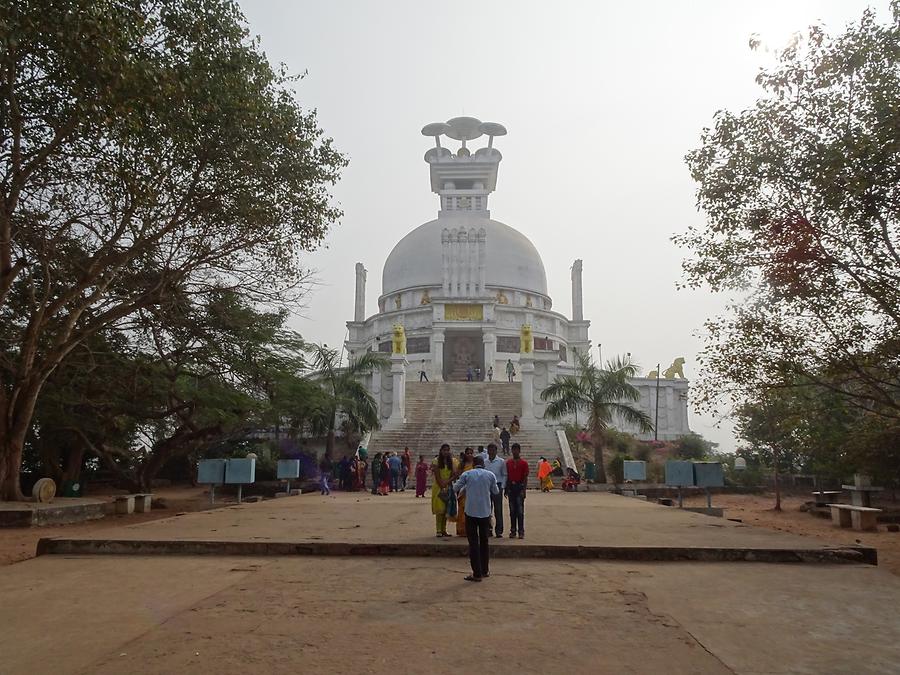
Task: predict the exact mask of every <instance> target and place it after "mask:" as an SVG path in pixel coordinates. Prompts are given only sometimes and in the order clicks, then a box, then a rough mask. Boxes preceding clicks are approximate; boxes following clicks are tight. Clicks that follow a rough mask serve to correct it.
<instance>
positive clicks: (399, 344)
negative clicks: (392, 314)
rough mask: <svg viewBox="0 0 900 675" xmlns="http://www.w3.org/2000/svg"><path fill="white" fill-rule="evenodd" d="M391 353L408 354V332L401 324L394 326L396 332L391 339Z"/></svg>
mask: <svg viewBox="0 0 900 675" xmlns="http://www.w3.org/2000/svg"><path fill="white" fill-rule="evenodd" d="M391 353H392V354H405V353H406V330H405V329H404V328H403V326H402V325H401V324H399V323H395V324H394V332H393V335H392V337H391Z"/></svg>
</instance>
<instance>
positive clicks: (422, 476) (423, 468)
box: [416, 455, 428, 497]
mask: <svg viewBox="0 0 900 675" xmlns="http://www.w3.org/2000/svg"><path fill="white" fill-rule="evenodd" d="M426 483H428V464H426V463H425V455H419V463H418V464H416V497H424V496H425V487H426Z"/></svg>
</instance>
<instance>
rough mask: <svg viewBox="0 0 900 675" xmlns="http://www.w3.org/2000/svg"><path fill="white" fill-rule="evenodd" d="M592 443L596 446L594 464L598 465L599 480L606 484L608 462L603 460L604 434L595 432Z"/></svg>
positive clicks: (592, 435)
mask: <svg viewBox="0 0 900 675" xmlns="http://www.w3.org/2000/svg"><path fill="white" fill-rule="evenodd" d="M591 442H592V443H593V445H594V462H595V463H596V464H597V480H598V482H600V483H605V482H606V462H605V461H604V460H603V434H601V433H599V432H596V431H595V432H594V433H593V434H591Z"/></svg>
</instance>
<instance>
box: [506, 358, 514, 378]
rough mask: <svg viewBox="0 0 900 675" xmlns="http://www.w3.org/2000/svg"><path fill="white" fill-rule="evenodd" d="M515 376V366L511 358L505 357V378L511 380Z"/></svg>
mask: <svg viewBox="0 0 900 675" xmlns="http://www.w3.org/2000/svg"><path fill="white" fill-rule="evenodd" d="M515 376H516V367H515V366H514V365H513V363H512V359H506V378H507V379H508V380H509V381H510V382H512V381H513V378H514V377H515Z"/></svg>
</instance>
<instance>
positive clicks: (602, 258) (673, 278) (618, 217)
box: [241, 0, 888, 450]
mask: <svg viewBox="0 0 900 675" xmlns="http://www.w3.org/2000/svg"><path fill="white" fill-rule="evenodd" d="M887 5H888V2H887V1H882V2H858V1H855V0H833V1H819V2H813V1H810V0H789V1H788V0H780V1H776V0H742V1H737V0H728V1H727V2H723V1H722V0H693V1H691V2H671V1H663V0H656V1H649V0H645V1H643V2H639V1H632V2H624V1H622V2H616V3H611V2H588V1H584V2H567V1H557V2H552V3H547V2H536V1H522V0H508V1H504V2H497V1H493V0H488V1H484V0H482V1H480V2H471V1H468V0H456V1H455V2H444V3H437V2H431V1H425V0H413V1H402V2H401V1H393V0H382V1H380V2H375V1H374V0H371V1H368V2H362V1H356V2H350V1H340V0H333V1H331V2H321V1H320V2H299V1H297V0H241V7H242V8H243V10H244V13H245V15H246V16H247V19H248V21H249V24H250V30H251V32H252V33H253V34H256V35H259V36H260V38H261V40H262V46H263V48H264V49H265V51H266V53H267V54H268V56H269V58H270V60H272V61H273V62H283V63H285V64H286V65H287V67H288V68H289V70H290V71H291V72H294V73H302V72H304V71H306V72H307V76H306V78H305V79H304V80H303V81H302V82H301V83H300V84H299V85H298V87H297V95H298V99H299V101H300V102H301V103H302V104H303V105H304V106H305V107H307V108H315V109H317V111H318V118H319V121H320V123H321V125H322V128H323V129H324V130H325V132H326V133H327V134H328V135H330V136H331V137H333V138H334V140H335V144H336V146H337V147H338V148H339V149H340V150H341V151H343V152H344V153H345V154H346V155H348V157H349V159H350V166H349V167H348V168H347V169H346V171H345V172H344V176H343V179H342V181H341V182H340V184H339V185H338V186H337V187H336V189H335V190H334V196H335V199H336V201H337V202H339V204H340V205H341V207H342V208H343V210H344V214H345V215H344V218H343V220H342V222H341V223H340V224H339V225H338V226H337V227H335V228H334V230H333V231H332V233H331V234H330V235H329V237H328V240H327V249H325V250H321V251H319V252H317V253H315V254H313V255H311V256H310V257H309V260H308V263H309V265H310V266H312V267H314V268H315V269H317V270H318V279H319V281H320V284H321V285H320V286H319V287H318V289H317V290H316V291H315V293H314V294H313V295H312V296H311V297H310V298H309V304H308V306H307V307H306V309H305V310H304V318H300V319H297V320H296V321H295V322H294V326H295V327H296V328H297V329H298V330H299V331H300V332H301V333H302V334H303V336H304V337H305V338H307V339H309V340H313V341H316V342H327V343H328V344H330V345H339V344H341V343H342V341H343V339H344V336H345V332H346V328H345V322H346V321H347V320H349V319H352V318H353V293H354V290H353V288H354V263H356V262H357V261H359V262H362V263H363V264H364V265H365V266H366V268H367V269H368V270H369V284H368V289H367V290H368V293H367V296H368V306H367V314H372V313H374V312H375V311H376V309H377V306H376V299H377V297H378V295H379V294H380V293H381V268H382V264H383V263H384V260H385V258H386V257H387V255H388V253H389V252H390V250H391V248H392V247H393V246H394V244H395V243H396V242H397V241H399V240H400V238H401V237H403V236H404V235H405V234H406V233H407V232H409V231H410V230H412V229H413V228H415V227H417V226H418V225H420V224H422V223H424V222H426V221H428V220H431V219H432V218H434V217H435V214H436V212H437V209H438V198H437V195H434V194H432V193H431V191H430V187H429V180H428V167H427V165H426V164H425V162H424V161H423V159H422V158H423V155H424V153H425V151H426V150H427V149H428V148H429V147H431V145H432V141H431V140H430V139H427V138H425V137H423V136H422V135H421V134H420V129H421V128H422V126H424V125H425V124H426V123H428V122H438V121H445V120H447V119H449V118H451V117H455V116H458V115H462V114H465V115H471V116H473V117H478V118H479V119H482V120H486V121H496V122H500V123H502V124H504V125H505V126H506V127H507V129H508V130H509V135H508V136H506V137H504V138H500V139H497V141H496V142H495V147H497V148H498V149H499V150H500V151H501V152H502V153H503V162H502V163H501V164H500V173H499V178H498V182H497V191H496V192H495V193H494V194H493V195H492V196H491V202H490V209H491V216H492V217H493V218H495V219H497V220H500V221H502V222H505V223H507V224H508V225H511V226H512V227H515V228H516V229H518V230H520V231H521V232H522V233H524V234H525V235H526V236H528V237H529V238H530V239H531V241H532V242H534V244H535V246H536V247H537V249H538V250H539V251H540V252H541V255H542V257H543V260H544V266H545V267H546V270H547V276H548V282H549V285H550V295H551V297H552V298H553V300H554V309H556V310H558V311H560V312H562V313H563V314H566V315H567V316H570V315H571V292H570V284H569V267H570V265H571V264H572V261H573V260H574V259H575V258H582V259H583V260H584V285H585V288H584V295H585V298H584V302H585V318H588V319H590V320H591V321H592V331H591V338H592V340H593V342H594V344H595V345H596V344H597V343H601V344H602V346H603V355H604V358H605V357H606V356H609V355H612V354H614V353H624V352H631V353H632V355H633V357H634V358H635V359H636V360H637V362H638V363H639V364H640V365H641V366H643V368H644V370H645V371H646V370H649V369H651V368H655V367H656V364H657V362H662V365H663V367H664V368H665V367H666V366H667V365H668V364H669V363H671V361H672V360H673V359H674V358H675V357H677V356H685V357H686V358H687V365H686V366H685V374H686V375H687V376H688V377H689V378H690V377H692V376H694V375H696V361H695V358H694V357H695V354H696V352H697V351H698V349H699V346H700V344H701V335H700V331H701V329H702V325H703V321H704V319H706V318H707V317H708V316H711V315H714V314H716V313H718V312H720V311H721V309H722V308H723V307H724V305H725V303H726V299H725V298H722V297H719V296H713V295H711V294H709V293H705V292H688V291H679V290H677V289H676V282H677V281H678V280H679V278H680V273H681V270H680V261H681V258H682V255H683V253H682V252H681V251H680V250H678V249H676V248H675V247H674V246H673V245H672V243H671V242H670V240H669V238H670V237H671V235H672V234H674V233H676V232H682V231H684V230H685V229H686V228H687V227H688V226H689V225H691V224H700V223H701V222H702V218H703V216H702V215H701V214H699V213H698V212H697V210H696V208H695V206H694V184H693V182H692V181H691V178H690V176H689V174H688V171H687V169H686V167H685V164H684V161H683V157H684V155H685V153H687V152H688V151H689V150H690V149H692V148H694V147H695V146H696V145H697V143H698V139H699V134H700V130H701V129H702V128H703V127H704V126H707V125H709V124H710V123H711V121H712V116H713V114H714V113H715V112H716V110H719V109H722V108H728V109H731V110H740V109H743V108H746V107H748V106H749V105H751V104H752V103H753V101H754V100H755V99H756V98H757V97H758V95H759V89H758V87H757V85H756V84H755V82H754V77H755V75H756V73H757V72H758V70H759V68H760V67H761V66H762V65H766V64H767V63H769V61H770V59H771V56H769V55H767V54H766V53H765V52H760V51H751V50H750V49H749V46H748V41H749V38H750V35H751V34H753V33H758V34H760V35H761V36H762V38H763V40H764V41H765V42H766V43H767V44H769V45H772V46H774V47H777V46H782V45H784V44H786V43H787V41H788V40H789V38H790V35H791V34H792V33H793V32H794V31H797V30H803V29H804V28H805V27H806V26H808V25H809V24H810V23H814V22H823V23H824V24H825V25H826V27H827V28H828V29H829V30H830V31H835V32H837V31H839V30H841V29H843V27H844V26H845V25H846V23H848V22H850V21H854V20H857V19H858V18H859V17H860V16H861V14H862V12H863V10H864V9H865V7H866V6H874V7H876V8H877V9H878V12H879V15H880V16H881V17H884V18H885V19H886V17H887ZM595 354H596V352H595ZM713 422H714V421H713V420H712V419H711V418H709V417H707V416H704V415H698V414H696V413H694V414H692V416H691V424H692V428H693V429H694V430H695V431H697V432H699V433H701V434H703V435H704V436H706V437H707V438H710V439H711V440H714V441H717V442H720V443H721V445H722V448H723V449H728V450H730V449H733V448H734V439H733V438H732V432H731V427H730V425H728V424H727V423H726V424H724V425H723V426H722V427H721V428H718V429H717V428H714V426H713Z"/></svg>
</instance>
